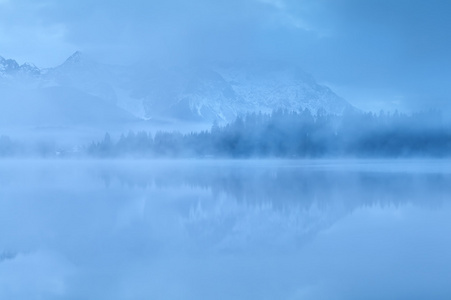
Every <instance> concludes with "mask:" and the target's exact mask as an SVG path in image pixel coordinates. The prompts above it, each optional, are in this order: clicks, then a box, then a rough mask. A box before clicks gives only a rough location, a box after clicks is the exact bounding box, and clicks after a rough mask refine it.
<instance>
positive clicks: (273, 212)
mask: <svg viewBox="0 0 451 300" xmlns="http://www.w3.org/2000/svg"><path fill="white" fill-rule="evenodd" d="M450 196H451V162H449V161H269V162H268V161H266V162H265V161H231V162H230V161H228V162H227V161H200V162H199V161H197V162H196V161H115V162H112V161H0V299H108V300H112V299H451V284H450V282H451V205H450V202H451V199H450V198H451V197H450Z"/></svg>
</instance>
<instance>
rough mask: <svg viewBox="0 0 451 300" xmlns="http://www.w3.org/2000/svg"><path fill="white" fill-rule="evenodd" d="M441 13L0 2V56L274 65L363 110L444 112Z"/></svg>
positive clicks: (362, 3)
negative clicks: (298, 70) (79, 55)
mask: <svg viewBox="0 0 451 300" xmlns="http://www.w3.org/2000/svg"><path fill="white" fill-rule="evenodd" d="M450 12H451V1H443V0H442V1H439V0H430V1H415V0H410V1H408V0H297V1H296V0H216V1H215V0H191V1H187V0H185V1H182V0H166V1H152V0H147V1H144V0H129V1H106V0H89V1H87V0H77V1H75V0H0V55H2V56H4V57H8V58H15V59H16V60H18V61H19V62H25V61H30V62H33V63H35V64H36V65H38V66H39V67H50V66H55V65H57V64H59V63H61V62H62V61H64V59H65V58H67V57H68V56H69V55H70V54H71V53H73V52H74V51H76V50H81V51H83V52H86V53H87V54H89V55H90V56H92V57H94V58H96V59H98V60H100V61H104V62H115V63H133V62H139V61H142V60H157V61H163V62H164V61H166V62H168V63H185V62H190V63H204V62H211V61H213V62H214V61H247V60H256V59H257V60H258V59H265V60H283V61H285V62H289V63H293V64H297V65H299V66H301V67H302V68H303V69H305V70H306V71H307V72H310V73H311V74H313V76H314V77H315V78H316V79H317V80H318V81H320V82H323V83H326V84H328V85H329V86H331V87H332V88H333V89H334V90H335V91H336V92H337V93H338V94H340V95H342V96H343V97H345V98H346V99H348V100H349V101H351V103H353V104H355V105H357V106H360V107H363V108H366V109H373V110H378V109H381V108H386V109H395V108H398V109H401V110H409V109H424V108H432V107H440V108H442V107H447V108H450V107H451V105H449V104H448V103H449V102H450V97H449V95H450V94H451V93H450V92H451V87H450V84H449V82H450V79H451V68H450V66H451V34H449V32H451V18H449V13H450Z"/></svg>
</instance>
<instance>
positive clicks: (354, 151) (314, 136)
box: [86, 109, 451, 158]
mask: <svg viewBox="0 0 451 300" xmlns="http://www.w3.org/2000/svg"><path fill="white" fill-rule="evenodd" d="M86 153H87V155H89V156H94V157H142V158H146V157H149V158H153V157H168V158H170V157H193V158H205V157H207V158H208V157H212V158H251V157H255V158H270V157H274V158H320V157H369V158H371V157H446V156H450V154H451V126H450V123H449V122H447V121H446V119H444V118H442V116H441V113H440V112H439V111H429V112H422V113H415V114H411V115H407V114H401V113H398V112H395V113H384V112H381V113H379V114H374V113H363V112H359V111H348V112H345V113H344V114H343V115H340V116H338V115H330V114H326V113H323V112H321V111H320V112H319V113H317V114H316V115H313V114H312V113H311V112H310V111H309V110H308V109H305V110H303V111H301V112H292V111H286V110H277V111H275V112H273V113H272V114H262V113H250V114H247V115H244V116H242V117H238V118H237V119H236V120H235V121H234V122H232V123H229V124H226V125H222V126H219V125H218V124H214V125H213V126H212V127H211V129H210V130H205V131H200V132H191V133H186V134H182V133H180V132H165V131H157V132H155V134H151V133H150V132H146V131H140V132H129V133H128V134H123V135H121V136H120V137H119V138H118V139H117V140H113V139H112V138H111V136H110V134H108V133H107V134H105V137H104V138H103V140H101V141H98V142H93V143H92V144H91V145H89V146H88V147H87V148H86Z"/></svg>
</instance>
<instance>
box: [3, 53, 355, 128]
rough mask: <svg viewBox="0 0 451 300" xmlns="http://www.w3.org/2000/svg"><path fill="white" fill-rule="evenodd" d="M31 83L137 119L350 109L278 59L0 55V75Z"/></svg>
mask: <svg viewBox="0 0 451 300" xmlns="http://www.w3.org/2000/svg"><path fill="white" fill-rule="evenodd" d="M24 77H26V78H27V80H28V82H32V85H31V86H33V87H49V86H63V87H70V88H75V89H78V90H80V91H82V92H84V93H86V94H89V95H92V96H95V97H98V98H100V99H103V100H105V101H107V102H108V103H110V104H111V105H115V106H117V107H118V108H120V109H123V110H126V111H128V112H129V113H131V114H132V115H134V116H136V117H138V118H141V119H155V120H159V119H166V120H174V121H179V120H182V121H187V120H188V121H195V122H210V123H211V122H214V121H219V122H230V121H233V120H234V119H235V118H236V117H237V116H238V115H242V114H245V113H250V112H259V111H260V112H263V113H271V112H272V111H274V110H277V109H285V110H289V111H301V110H303V109H306V108H307V109H309V110H311V111H312V113H316V112H318V111H319V110H321V111H325V112H327V113H332V114H341V113H343V111H344V110H346V109H348V108H351V107H352V106H351V105H350V104H349V103H348V102H346V100H344V99H343V98H341V97H339V96H337V95H336V94H335V93H334V92H333V91H332V90H331V89H330V88H328V87H327V86H324V85H320V84H318V83H317V82H316V81H315V80H314V78H313V77H312V76H310V75H309V74H307V73H305V72H304V71H302V70H301V69H300V68H297V67H295V66H291V65H284V64H281V63H271V64H268V63H264V62H263V63H262V62H260V63H259V64H255V65H243V64H240V65H233V64H229V65H227V66H224V65H220V64H218V65H210V66H206V67H205V66H203V67H199V66H184V67H161V66H156V65H151V64H138V65H132V66H119V65H108V64H102V63H98V62H96V61H95V60H93V59H91V58H90V57H89V56H87V55H85V54H84V53H83V52H80V51H76V52H75V53H73V54H72V55H71V56H69V57H68V58H67V59H66V60H65V61H64V62H63V63H62V64H60V65H58V66H56V67H54V68H47V69H42V70H41V69H39V68H37V67H36V66H34V65H32V64H29V63H25V64H22V65H19V64H18V63H17V62H16V61H15V60H13V59H4V58H3V57H0V78H3V79H6V78H8V80H9V81H10V82H12V83H14V84H16V82H15V79H17V80H16V81H17V82H19V85H20V80H21V78H24Z"/></svg>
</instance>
